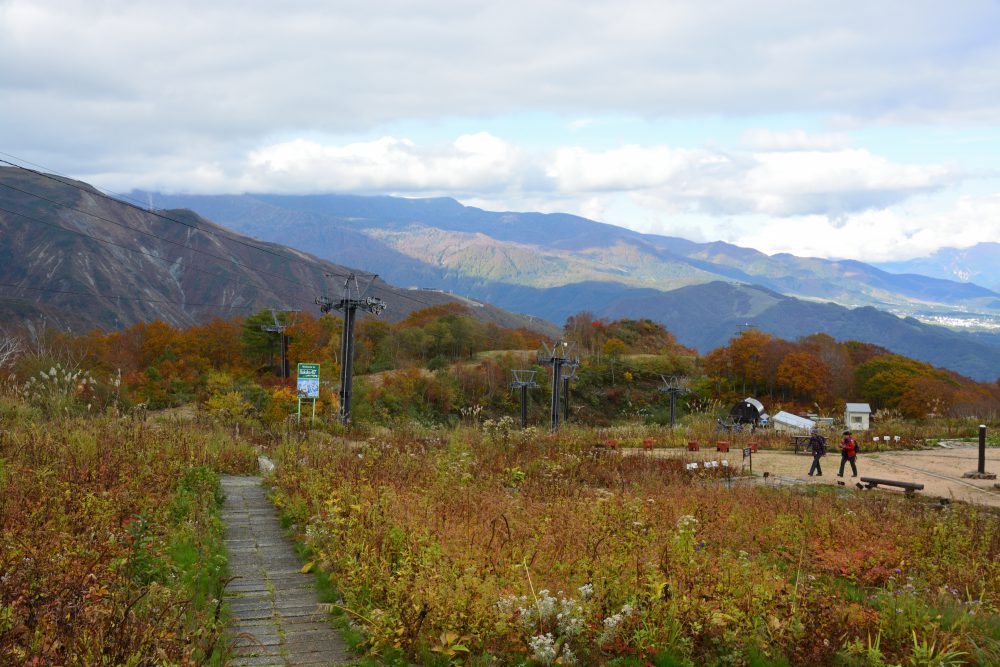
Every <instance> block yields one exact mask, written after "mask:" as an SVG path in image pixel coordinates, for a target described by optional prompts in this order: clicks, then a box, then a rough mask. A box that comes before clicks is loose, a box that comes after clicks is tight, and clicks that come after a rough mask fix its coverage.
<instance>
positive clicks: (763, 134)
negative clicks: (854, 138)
mask: <svg viewBox="0 0 1000 667" xmlns="http://www.w3.org/2000/svg"><path fill="white" fill-rule="evenodd" d="M742 143H743V146H745V147H746V148H749V149H750V150H753V151H833V150H840V149H844V148H847V147H849V146H850V144H851V140H850V137H849V136H848V135H847V134H846V133H843V132H837V133H825V134H810V133H807V132H806V131H805V130H788V131H784V132H778V131H774V130H769V129H767V128H756V129H752V130H747V131H746V132H744V133H743V139H742Z"/></svg>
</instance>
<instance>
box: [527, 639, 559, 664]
mask: <svg viewBox="0 0 1000 667" xmlns="http://www.w3.org/2000/svg"><path fill="white" fill-rule="evenodd" d="M528 646H529V647H530V648H531V657H532V659H533V660H536V661H538V662H540V663H542V664H543V665H551V664H552V663H553V662H554V661H555V659H556V640H555V637H553V636H552V633H551V632H546V633H545V634H544V635H538V636H535V637H532V638H531V639H529V640H528Z"/></svg>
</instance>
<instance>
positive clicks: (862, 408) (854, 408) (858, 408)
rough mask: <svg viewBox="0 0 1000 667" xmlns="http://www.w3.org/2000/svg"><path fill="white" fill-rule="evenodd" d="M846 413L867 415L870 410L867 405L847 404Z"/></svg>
mask: <svg viewBox="0 0 1000 667" xmlns="http://www.w3.org/2000/svg"><path fill="white" fill-rule="evenodd" d="M847 411H848V412H867V413H869V414H870V413H871V411H872V408H871V406H870V405H868V404H867V403H848V404H847Z"/></svg>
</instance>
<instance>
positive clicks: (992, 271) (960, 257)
mask: <svg viewBox="0 0 1000 667" xmlns="http://www.w3.org/2000/svg"><path fill="white" fill-rule="evenodd" d="M878 266H879V267H880V268H882V269H884V270H886V271H891V272H893V273H920V274H923V275H925V276H931V277H934V278H945V279H948V280H957V281H959V282H971V283H977V284H979V285H982V286H984V287H987V288H989V289H991V290H994V291H1000V243H978V244H976V245H974V246H972V247H971V248H964V249H959V248H941V249H940V250H938V251H937V252H935V253H933V254H931V255H928V256H927V257H918V258H916V259H910V260H907V261H905V262H882V263H880V264H878Z"/></svg>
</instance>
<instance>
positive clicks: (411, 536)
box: [275, 425, 1000, 664]
mask: <svg viewBox="0 0 1000 667" xmlns="http://www.w3.org/2000/svg"><path fill="white" fill-rule="evenodd" d="M608 434H609V432H607V431H601V432H594V431H587V430H584V429H571V430H569V431H567V432H565V433H564V434H561V435H560V436H559V437H553V436H547V435H546V436H540V435H538V434H537V433H532V432H528V433H524V432H520V431H513V430H510V429H504V428H498V427H497V426H496V425H489V426H487V427H486V428H484V429H482V430H475V429H461V430H458V431H453V432H447V433H437V434H435V433H429V432H426V431H423V432H421V433H419V434H406V433H403V432H395V433H391V434H385V435H382V436H374V437H371V438H369V439H368V440H367V442H366V443H364V444H363V445H357V444H356V445H355V446H354V447H345V446H343V444H342V443H325V444H324V443H319V442H313V443H307V442H302V443H291V442H289V443H286V444H285V445H284V446H283V447H282V448H281V449H280V450H279V451H278V452H277V453H276V456H277V459H278V463H279V465H278V474H277V476H276V478H275V483H276V485H277V487H278V491H277V494H276V496H275V500H276V502H277V503H278V504H279V505H280V506H281V507H282V508H283V510H284V511H285V512H286V513H287V514H288V515H289V518H290V519H291V520H292V521H294V523H295V524H296V525H297V526H299V527H300V531H301V537H302V539H303V540H304V542H305V543H306V544H308V545H309V547H310V550H311V552H312V553H313V554H314V558H315V560H316V562H317V564H318V565H319V566H321V567H322V569H323V570H324V571H325V572H326V573H327V574H328V575H329V576H330V577H331V579H332V580H333V582H334V584H335V585H336V586H337V589H338V590H339V591H340V593H341V594H342V596H343V599H344V606H345V607H346V608H348V609H349V610H350V613H351V614H352V616H353V617H354V618H356V619H363V620H357V623H358V624H359V625H360V626H361V627H363V628H364V629H365V631H366V632H367V637H368V640H367V641H368V643H367V645H368V646H369V647H370V648H371V649H372V650H376V651H384V650H388V649H392V650H399V651H402V652H404V653H405V654H407V655H408V656H410V658H411V659H419V660H424V659H432V658H434V656H436V658H434V659H437V660H439V661H441V664H447V663H448V662H449V661H451V662H456V661H474V660H475V659H476V658H475V657H476V656H488V655H494V656H504V657H502V658H500V660H501V662H513V661H524V660H527V661H529V662H533V663H535V664H545V663H554V662H557V661H561V662H563V663H565V662H569V661H571V660H578V661H580V662H583V663H586V664H598V663H604V662H607V661H609V660H613V659H617V660H623V659H626V658H628V657H629V656H632V657H634V658H635V659H636V660H639V661H653V662H655V661H657V660H659V661H662V662H663V663H664V664H669V663H670V661H675V662H676V661H679V664H706V663H724V664H780V663H781V661H783V660H788V661H789V662H791V663H792V664H832V663H833V662H835V661H838V660H847V659H848V657H849V655H850V649H851V647H853V646H856V645H857V642H862V641H864V640H865V638H866V637H867V636H868V635H869V634H873V635H874V634H875V633H881V634H880V637H881V639H880V641H881V649H880V650H882V651H883V652H884V654H885V655H887V656H889V657H891V658H894V659H896V660H897V661H901V660H904V659H907V658H908V657H909V656H911V655H914V652H915V650H916V649H915V648H914V646H915V644H914V640H913V632H914V631H915V632H917V636H918V637H919V640H920V641H921V642H923V641H924V640H927V641H931V640H932V639H934V638H938V639H940V640H941V641H943V642H944V643H946V644H948V645H953V646H954V647H957V648H958V649H960V650H962V651H965V652H966V654H967V656H968V657H969V658H970V659H971V660H973V661H974V660H975V659H989V660H992V659H995V658H997V657H1000V653H998V651H997V644H996V642H995V639H993V638H991V634H990V628H991V627H993V626H995V624H996V619H997V616H996V613H997V607H998V604H1000V565H998V563H1000V523H998V521H997V515H996V514H995V513H991V512H988V511H986V510H980V509H976V508H968V507H965V506H962V505H959V504H952V505H950V506H949V507H948V508H947V509H941V508H940V507H937V506H932V505H929V504H923V503H921V502H919V501H918V502H914V501H911V500H904V499H899V500H889V499H883V498H879V499H872V498H869V497H862V496H858V495H855V494H851V493H840V492H836V491H833V490H829V491H820V490H816V489H812V490H810V491H809V492H808V493H797V492H794V491H787V490H781V489H774V488H759V487H756V486H753V485H749V484H739V483H733V480H732V476H733V471H728V470H727V469H724V468H717V469H715V470H709V471H705V470H700V471H698V472H693V471H688V470H686V469H685V468H684V466H683V462H681V461H679V460H672V459H665V458H659V457H644V456H623V455H620V454H618V453H614V452H606V451H605V452H604V453H601V454H592V451H594V450H593V449H592V447H591V446H592V445H593V444H594V443H595V442H599V441H600V440H601V439H602V438H604V437H606V436H607V435H608ZM617 435H618V436H619V437H621V438H622V439H625V438H633V437H641V436H643V435H644V434H643V433H628V434H622V433H617ZM737 481H738V480H737ZM845 587H849V588H850V590H852V591H853V593H852V594H851V595H843V591H844V590H845ZM904 596H909V597H907V598H905V599H908V600H912V603H911V604H908V605H905V606H903V605H902V601H903V600H904ZM897 609H903V610H904V611H903V612H897ZM945 609H948V610H951V611H949V612H948V613H947V614H945V613H944V611H943V610H945ZM907 610H908V611H907ZM918 612H919V613H918ZM939 614H940V618H938V615H939ZM955 618H961V619H962V622H960V623H959V622H957V621H955V620H954V619H955ZM932 635H933V637H932ZM456 645H457V646H461V647H462V650H458V649H456V648H455V646H456ZM938 645H939V646H940V645H941V642H940V641H939V643H938ZM977 651H978V653H977ZM976 656H979V657H978V658H976ZM987 661H988V660H987ZM623 664H626V663H623Z"/></svg>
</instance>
